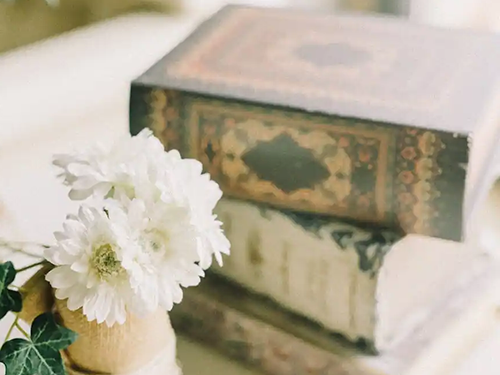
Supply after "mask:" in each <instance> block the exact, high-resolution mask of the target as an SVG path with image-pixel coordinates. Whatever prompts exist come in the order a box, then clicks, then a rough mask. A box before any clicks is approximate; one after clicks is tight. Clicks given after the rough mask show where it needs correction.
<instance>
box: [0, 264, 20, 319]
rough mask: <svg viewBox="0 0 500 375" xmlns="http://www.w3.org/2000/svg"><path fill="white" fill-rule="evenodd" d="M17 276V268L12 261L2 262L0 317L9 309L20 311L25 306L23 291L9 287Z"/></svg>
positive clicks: (0, 267)
mask: <svg viewBox="0 0 500 375" xmlns="http://www.w3.org/2000/svg"><path fill="white" fill-rule="evenodd" d="M15 278H16V269H15V268H14V265H13V264H12V262H6V263H2V264H0V319H2V318H3V317H4V316H5V315H6V314H7V313H8V312H9V311H14V312H19V311H21V309H22V307H23V299H22V296H21V293H19V292H17V291H15V290H10V289H8V288H7V287H8V286H9V285H10V284H11V283H12V282H13V281H14V279H15Z"/></svg>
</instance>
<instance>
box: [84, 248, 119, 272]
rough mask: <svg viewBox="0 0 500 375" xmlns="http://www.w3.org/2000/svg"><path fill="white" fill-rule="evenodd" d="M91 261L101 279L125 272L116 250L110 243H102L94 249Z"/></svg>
mask: <svg viewBox="0 0 500 375" xmlns="http://www.w3.org/2000/svg"><path fill="white" fill-rule="evenodd" d="M90 262H91V264H92V268H93V269H94V270H95V271H96V272H97V275H98V276H99V277H100V278H101V279H105V280H107V279H109V278H110V277H114V276H118V275H119V274H120V273H122V272H123V268H122V266H121V263H120V261H119V260H118V259H117V257H116V252H115V251H114V249H113V247H112V246H111V245H110V244H105V245H101V246H99V247H97V248H96V249H94V251H93V252H92V257H91V259H90Z"/></svg>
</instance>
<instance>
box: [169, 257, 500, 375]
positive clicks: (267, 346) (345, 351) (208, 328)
mask: <svg viewBox="0 0 500 375" xmlns="http://www.w3.org/2000/svg"><path fill="white" fill-rule="evenodd" d="M496 275H499V273H498V268H497V267H495V269H491V270H490V271H488V272H486V273H485V274H483V275H481V276H480V277H478V278H476V279H475V280H474V281H472V282H470V283H468V284H466V285H465V284H464V285H462V286H461V287H460V288H458V289H457V290H455V291H454V292H453V293H452V294H450V295H449V296H448V298H446V299H445V300H443V301H441V302H440V303H439V304H437V305H436V306H435V307H434V309H433V311H434V312H433V314H431V315H430V318H429V319H428V320H427V321H426V322H425V324H423V325H421V326H419V327H418V328H416V329H415V330H414V331H412V332H410V333H409V334H408V335H407V336H406V337H405V338H404V339H402V340H400V342H399V343H398V344H397V345H395V346H394V347H393V349H391V350H388V351H386V352H384V353H383V354H380V355H373V354H370V353H368V352H366V350H364V348H363V347H360V346H359V345H358V346H353V344H351V343H349V342H347V341H346V340H344V339H343V338H342V337H339V336H335V335H332V334H331V333H328V332H327V331H325V330H324V329H322V328H321V327H320V326H316V325H314V324H313V323H311V322H309V321H307V320H304V318H301V317H298V316H295V315H293V314H290V313H289V312H287V311H285V310H283V309H281V308H280V307H279V306H277V305H275V304H274V303H273V302H272V301H270V300H267V299H264V298H262V297H256V296H254V295H252V294H251V293H249V292H246V291H245V290H243V289H241V288H240V287H238V286H236V285H233V284H231V283H230V282H228V281H227V280H224V279H223V278H221V277H220V276H215V275H212V274H211V275H208V276H207V278H206V279H205V280H204V281H203V282H202V283H201V285H200V286H199V287H197V288H190V289H187V290H186V291H185V295H184V299H183V302H182V303H181V304H179V305H177V306H176V307H175V308H174V309H173V310H172V311H171V319H172V324H173V326H174V329H176V331H177V332H178V333H182V334H185V335H187V336H190V337H192V338H194V339H196V340H199V341H201V342H204V343H205V344H207V345H209V346H211V347H212V348H215V349H217V350H219V351H221V352H223V353H224V354H225V355H227V356H228V357H231V358H233V359H236V360H238V361H240V362H243V363H245V364H247V365H249V366H252V367H254V368H258V369H260V370H261V371H262V372H263V373H267V374H271V375H306V374H307V375H449V374H451V373H452V371H453V369H454V367H455V366H456V365H457V364H458V363H459V362H460V360H461V359H463V358H464V357H465V356H466V355H467V353H468V352H469V351H470V350H471V349H473V348H474V346H475V345H476V344H477V342H478V340H480V339H481V337H483V336H484V335H485V334H486V333H487V332H488V330H489V329H490V328H491V327H492V326H493V325H494V324H495V323H496V322H497V319H498V301H499V298H498V297H499V292H500V288H499V286H500V280H499V278H498V276H496Z"/></svg>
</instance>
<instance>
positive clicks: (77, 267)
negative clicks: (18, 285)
mask: <svg viewBox="0 0 500 375" xmlns="http://www.w3.org/2000/svg"><path fill="white" fill-rule="evenodd" d="M120 224H121V223H120ZM63 227H64V232H57V233H56V234H55V236H56V240H57V244H56V245H55V246H53V247H50V248H49V249H47V250H46V252H45V258H46V259H47V260H48V261H50V262H51V263H52V264H54V265H55V266H56V267H55V268H54V269H53V270H51V271H50V272H49V273H48V274H47V276H46V279H47V280H48V281H49V282H50V284H51V285H52V287H53V288H54V289H55V290H56V291H55V296H56V298H58V299H67V300H68V301H67V304H68V308H69V309H70V310H73V311H74V310H77V309H79V308H83V314H84V315H86V316H87V318H88V320H89V321H92V320H97V322H98V323H102V322H104V321H106V323H107V324H108V325H109V326H111V325H113V324H114V323H115V322H117V323H120V324H122V323H124V322H125V318H126V311H127V308H128V309H129V310H136V309H137V310H139V309H140V308H141V301H140V300H138V298H134V291H133V289H132V287H131V285H130V281H129V276H128V272H127V270H126V269H125V268H124V267H123V265H122V260H123V259H124V258H125V255H126V253H133V252H134V251H135V249H134V248H135V246H136V244H135V243H134V242H133V241H131V240H130V238H129V235H128V233H129V232H130V229H129V228H126V227H123V226H121V225H119V223H117V222H113V221H112V220H111V219H110V218H109V217H108V215H107V214H106V212H105V211H104V210H102V209H97V208H93V207H87V206H82V207H81V208H80V210H79V212H78V215H77V216H76V217H69V218H68V219H67V220H66V221H65V222H64V225H63Z"/></svg>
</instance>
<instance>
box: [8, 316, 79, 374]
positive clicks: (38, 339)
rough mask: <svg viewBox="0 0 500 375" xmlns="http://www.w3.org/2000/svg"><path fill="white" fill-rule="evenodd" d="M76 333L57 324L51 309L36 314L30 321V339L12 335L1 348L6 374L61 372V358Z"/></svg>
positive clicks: (62, 370) (62, 371) (62, 366)
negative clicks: (31, 322) (62, 351)
mask: <svg viewBox="0 0 500 375" xmlns="http://www.w3.org/2000/svg"><path fill="white" fill-rule="evenodd" d="M76 338H77V334H76V333H75V332H73V331H71V330H69V329H67V328H64V327H61V326H60V325H58V324H57V323H56V321H55V319H54V316H53V315H52V314H51V313H44V314H41V315H39V316H38V317H37V318H36V319H35V320H34V321H33V324H32V325H31V340H30V341H28V340H24V339H13V340H9V341H7V342H6V343H5V344H3V346H2V348H1V349H0V362H2V363H3V364H4V365H5V369H6V372H5V374H6V375H64V374H66V370H65V369H64V364H63V361H62V358H61V353H60V352H59V351H60V350H62V349H65V348H67V347H68V346H69V345H71V344H72V343H73V342H74V341H75V340H76Z"/></svg>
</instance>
